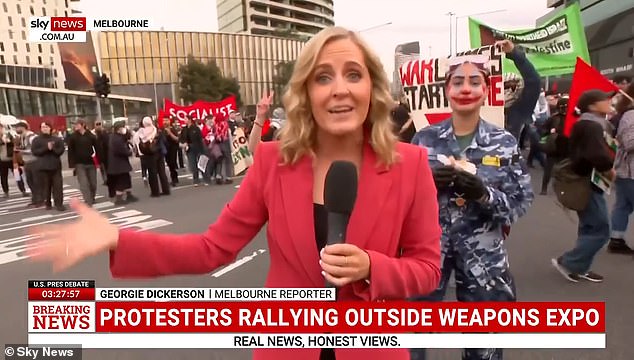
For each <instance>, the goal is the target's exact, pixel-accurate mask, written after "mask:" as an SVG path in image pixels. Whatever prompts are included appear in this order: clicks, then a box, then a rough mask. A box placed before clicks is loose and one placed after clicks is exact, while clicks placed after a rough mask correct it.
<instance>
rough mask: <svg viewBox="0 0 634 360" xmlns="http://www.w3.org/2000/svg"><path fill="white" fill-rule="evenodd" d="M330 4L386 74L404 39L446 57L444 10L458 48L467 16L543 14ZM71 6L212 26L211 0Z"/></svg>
mask: <svg viewBox="0 0 634 360" xmlns="http://www.w3.org/2000/svg"><path fill="white" fill-rule="evenodd" d="M334 3H335V23H336V24H337V25H341V26H345V27H348V28H350V29H353V30H364V29H368V28H373V27H376V28H374V29H371V30H367V31H363V32H362V35H363V37H364V38H365V39H366V41H368V42H369V43H370V45H371V46H372V47H373V48H374V50H375V51H376V52H377V53H378V54H379V55H380V57H381V60H382V61H383V65H384V67H385V69H386V71H387V72H388V74H391V72H392V70H393V68H394V48H395V47H396V45H398V44H401V43H404V42H410V41H416V40H418V41H420V43H421V52H422V53H423V55H424V56H428V55H429V54H431V55H432V56H434V57H436V56H445V55H448V53H449V36H450V33H449V17H448V16H447V15H446V14H447V13H448V12H450V11H451V12H454V13H456V14H457V15H458V17H459V19H458V34H459V35H458V50H461V49H462V50H464V49H466V48H468V43H469V33H468V29H467V15H470V14H475V13H482V12H490V11H497V10H503V11H499V12H495V13H490V14H482V15H476V16H474V17H475V18H478V19H479V20H481V21H482V22H484V23H487V24H488V25H491V26H493V27H496V28H499V29H501V30H511V29H522V28H530V27H533V26H534V25H535V19H536V18H538V17H540V16H542V15H544V14H546V13H547V12H548V9H547V8H546V0H486V1H473V0H442V1H422V0H334ZM77 8H78V9H79V10H82V11H83V12H84V14H85V16H86V17H88V18H100V19H104V18H110V17H112V18H115V19H117V18H122V17H125V18H137V17H138V18H144V19H147V18H149V19H150V20H151V21H152V23H153V24H154V26H156V28H160V27H163V28H164V29H165V30H182V31H217V30H218V19H217V18H216V1H215V0H109V1H107V2H104V1H103V0H81V1H80V2H79V4H78V6H77ZM149 9H152V11H150V10H149ZM149 14H152V15H149ZM461 16H464V17H462V18H460V17H461ZM390 22H391V24H390V25H385V26H380V25H382V24H386V23H390ZM390 78H391V76H390Z"/></svg>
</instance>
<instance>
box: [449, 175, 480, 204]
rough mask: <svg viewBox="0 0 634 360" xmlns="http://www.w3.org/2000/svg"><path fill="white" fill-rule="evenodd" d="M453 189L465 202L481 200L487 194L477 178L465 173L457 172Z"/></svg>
mask: <svg viewBox="0 0 634 360" xmlns="http://www.w3.org/2000/svg"><path fill="white" fill-rule="evenodd" d="M454 188H455V190H456V192H457V193H459V194H460V195H461V196H462V197H463V198H465V199H466V200H482V199H484V198H485V196H486V195H488V193H489V192H488V191H487V188H486V186H485V185H484V183H483V182H482V180H481V179H480V178H479V177H477V176H476V175H471V174H470V173H468V172H466V171H458V172H457V174H456V178H455V180H454Z"/></svg>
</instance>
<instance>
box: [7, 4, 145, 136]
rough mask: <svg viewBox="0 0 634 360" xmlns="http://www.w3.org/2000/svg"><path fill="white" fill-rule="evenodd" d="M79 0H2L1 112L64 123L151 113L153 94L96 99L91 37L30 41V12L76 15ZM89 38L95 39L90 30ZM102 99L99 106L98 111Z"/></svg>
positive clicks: (32, 121) (33, 120)
mask: <svg viewBox="0 0 634 360" xmlns="http://www.w3.org/2000/svg"><path fill="white" fill-rule="evenodd" d="M76 1H78V0H0V114H8V115H13V116H15V117H17V118H18V119H23V120H26V121H27V122H29V124H31V126H32V127H34V129H35V130H37V129H38V128H39V124H40V123H41V122H42V121H49V122H51V123H52V124H53V126H54V127H55V128H59V129H61V128H65V127H66V126H67V125H68V124H69V123H70V122H73V121H75V120H76V119H78V118H82V119H85V120H88V121H89V122H90V121H93V120H95V119H97V117H98V114H99V113H101V115H102V119H103V120H110V119H112V118H114V117H121V116H129V117H139V116H141V115H143V114H147V113H149V109H151V108H149V107H148V105H151V104H152V100H151V99H149V98H140V97H130V96H121V95H116V94H111V95H110V96H108V98H107V99H100V100H99V102H97V100H96V96H95V93H94V91H93V86H92V81H93V80H94V79H93V76H94V75H95V74H98V73H99V69H98V66H97V61H96V60H95V61H93V62H90V60H91V59H95V58H96V56H95V51H94V48H93V45H92V41H88V42H86V43H37V42H30V41H29V40H28V38H29V22H30V18H31V17H43V16H49V17H50V16H72V15H73V14H77V13H79V11H76V10H74V9H73V6H74V4H73V3H75V2H76ZM88 39H91V37H90V35H89V36H88ZM97 104H100V108H99V109H100V111H97V109H98V108H97Z"/></svg>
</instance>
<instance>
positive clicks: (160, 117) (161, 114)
mask: <svg viewBox="0 0 634 360" xmlns="http://www.w3.org/2000/svg"><path fill="white" fill-rule="evenodd" d="M165 117H167V114H166V113H165V111H163V109H159V113H158V116H157V119H156V124H157V125H158V128H159V129H162V128H163V122H164V121H165V120H164V118H165Z"/></svg>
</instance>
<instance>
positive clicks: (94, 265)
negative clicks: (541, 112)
mask: <svg viewBox="0 0 634 360" xmlns="http://www.w3.org/2000/svg"><path fill="white" fill-rule="evenodd" d="M535 177H536V179H535V180H536V181H534V183H535V184H537V183H538V181H537V180H540V178H541V173H539V171H538V170H536V171H535ZM64 181H65V183H66V184H67V185H66V188H65V194H66V196H74V195H77V194H78V191H77V190H76V189H77V185H76V183H75V182H74V178H72V177H66V178H65V179H64ZM182 183H183V185H184V186H181V187H179V188H176V189H174V191H173V194H172V195H171V196H169V197H161V198H157V199H154V198H150V197H149V190H148V189H145V188H144V187H143V185H142V183H141V180H140V175H139V174H136V175H135V180H134V185H135V191H136V194H137V195H140V197H141V201H139V202H138V203H135V204H133V205H131V206H124V207H115V206H114V205H113V204H111V203H109V202H107V201H106V199H103V198H102V199H100V203H99V207H100V209H99V210H100V211H101V212H102V213H104V214H105V215H106V216H108V217H109V218H110V219H111V220H113V221H117V222H118V223H119V224H124V223H125V224H127V226H136V227H137V228H139V227H143V228H151V227H155V230H156V231H160V232H173V233H186V232H200V231H203V230H204V229H205V228H206V227H207V225H208V224H209V223H210V222H211V221H213V219H215V218H216V216H217V215H218V213H219V211H220V209H221V208H222V207H223V205H224V204H225V203H226V202H227V201H228V200H229V199H231V197H232V196H233V194H234V193H235V191H236V190H235V188H234V187H233V186H230V185H224V186H209V187H198V188H194V187H191V186H189V185H188V184H190V183H191V181H190V180H188V179H187V178H186V175H183V181H182ZM99 191H100V193H101V194H104V193H105V188H104V187H100V189H99ZM27 201H28V199H23V198H20V197H19V194H13V195H12V196H11V198H10V199H9V200H8V201H1V200H0V283H2V284H3V288H2V290H3V291H2V292H1V293H0V304H2V310H1V317H0V319H2V320H1V321H0V339H1V340H2V341H0V343H20V342H24V341H25V340H26V321H25V314H26V282H27V280H28V279H48V278H60V279H68V278H70V279H73V278H74V279H95V280H96V281H97V284H98V286H99V287H118V286H131V287H135V286H138V287H141V286H147V287H162V286H165V287H168V286H179V287H190V286H191V287H197V286H205V287H257V286H262V284H263V282H264V278H265V274H266V272H267V270H268V265H269V264H268V262H269V258H268V255H267V252H266V249H267V246H266V241H265V238H264V234H263V232H261V233H260V234H259V235H258V236H257V237H256V238H255V239H254V241H253V242H251V243H250V244H249V245H248V246H247V247H246V248H245V249H244V250H243V251H242V253H241V254H240V255H239V257H238V259H241V258H244V257H246V256H248V257H250V258H251V260H250V261H247V262H244V263H243V264H242V265H240V266H229V267H228V268H226V269H224V270H223V269H219V271H216V272H214V273H212V274H206V275H201V276H173V277H168V278H163V279H155V280H143V281H120V280H113V279H112V278H111V277H110V274H109V272H108V270H107V269H108V268H107V261H108V258H107V256H100V257H97V258H93V259H90V260H88V261H86V262H84V263H82V264H80V265H78V266H76V267H75V268H73V269H71V270H69V271H67V272H64V273H61V274H57V275H52V274H51V271H50V269H49V268H48V267H47V266H44V265H42V264H35V263H31V262H29V261H28V260H25V259H23V258H22V256H23V253H22V252H23V250H24V248H25V240H27V239H28V238H27V237H25V231H26V230H28V229H29V228H30V227H31V226H34V225H36V224H40V223H42V222H62V221H70V220H72V218H73V216H74V214H73V213H72V212H70V211H66V212H63V213H59V212H56V211H55V210H53V211H46V210H42V209H38V210H26V209H25V208H24V205H25V204H26V202H27ZM575 218H576V217H575V216H573V215H570V218H568V217H567V215H566V214H564V212H562V210H560V209H559V208H558V207H557V206H556V205H555V204H554V201H553V198H552V197H544V196H540V197H538V198H537V199H536V202H535V204H534V206H533V208H532V209H531V211H530V213H529V214H528V215H527V216H526V217H525V218H523V219H522V220H521V221H520V222H519V223H518V224H517V225H516V226H514V228H513V231H512V234H511V237H510V238H509V240H508V248H509V251H510V254H511V263H512V268H513V270H514V274H515V277H516V282H517V285H518V292H519V294H518V297H519V299H521V300H527V301H606V302H607V306H606V307H607V331H608V337H607V339H608V349H607V350H591V351H589V350H583V351H571V350H508V351H507V353H506V354H507V357H506V358H507V359H527V360H528V359H531V360H541V359H544V360H546V359H548V360H550V359H557V360H568V359H570V360H572V359H575V360H583V359H587V360H591V359H597V360H598V359H615V360H620V359H623V360H629V359H634V349H632V347H631V346H629V344H628V341H630V342H631V341H632V339H633V337H632V327H633V326H632V324H634V312H633V311H632V297H633V295H634V282H632V280H631V279H632V275H631V274H632V269H633V268H634V261H633V260H632V258H630V257H626V256H617V255H610V254H607V253H605V252H602V253H601V254H600V255H599V256H598V258H597V261H596V265H595V270H596V271H597V272H599V273H601V274H603V275H605V276H606V281H605V282H604V283H602V284H592V283H579V284H571V283H568V282H566V281H565V280H564V279H563V278H562V277H561V276H560V275H559V274H558V273H556V272H555V270H554V269H553V268H552V267H551V266H550V264H549V261H550V260H549V259H550V257H552V256H556V255H558V254H559V253H561V252H562V251H564V250H566V249H567V248H569V247H570V246H571V244H572V243H573V241H574V239H575V231H576V219H575ZM629 235H630V239H634V231H630V233H629ZM254 255H255V256H254ZM142 257H143V254H139V261H143V260H142ZM249 354H250V352H249V351H246V350H231V351H228V350H227V351H225V350H85V351H84V358H85V359H113V358H116V359H139V358H153V359H229V360H238V359H248V358H249ZM458 358H459V351H457V350H432V351H430V359H437V360H441V359H452V360H454V359H458Z"/></svg>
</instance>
